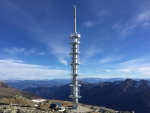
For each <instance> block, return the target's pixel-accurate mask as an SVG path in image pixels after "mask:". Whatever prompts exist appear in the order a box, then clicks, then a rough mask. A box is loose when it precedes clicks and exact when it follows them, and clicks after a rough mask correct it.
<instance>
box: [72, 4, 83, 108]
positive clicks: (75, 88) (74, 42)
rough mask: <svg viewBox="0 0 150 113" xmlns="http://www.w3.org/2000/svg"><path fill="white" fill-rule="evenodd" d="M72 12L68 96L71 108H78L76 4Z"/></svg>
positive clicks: (78, 36)
mask: <svg viewBox="0 0 150 113" xmlns="http://www.w3.org/2000/svg"><path fill="white" fill-rule="evenodd" d="M73 12H74V31H73V33H72V34H71V36H70V39H71V40H72V41H71V43H70V44H71V46H72V48H71V53H70V55H71V57H72V58H71V63H70V65H71V68H72V69H71V76H72V84H70V86H71V95H70V96H69V97H70V98H72V99H73V109H77V108H78V98H81V96H80V91H79V87H80V86H81V85H79V84H78V75H79V74H78V71H79V69H78V68H79V65H80V63H79V54H80V52H79V44H80V42H79V39H80V38H81V35H80V34H78V33H77V32H76V6H73Z"/></svg>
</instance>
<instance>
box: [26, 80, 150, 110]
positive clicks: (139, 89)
mask: <svg viewBox="0 0 150 113" xmlns="http://www.w3.org/2000/svg"><path fill="white" fill-rule="evenodd" d="M80 84H81V88H80V93H81V96H82V98H80V99H79V102H80V103H84V104H90V105H97V106H105V107H107V108H112V109H116V110H121V111H125V110H128V111H130V110H133V111H135V113H150V82H149V81H146V80H140V81H135V80H132V79H126V80H124V81H114V82H102V83H99V84H91V83H87V82H83V81H80ZM24 91H29V92H32V93H34V94H37V95H39V96H40V97H43V98H47V99H53V98H54V99H58V100H69V101H71V99H70V98H69V95H70V94H71V91H70V87H69V84H67V85H64V86H54V87H38V88H33V87H32V88H27V89H24Z"/></svg>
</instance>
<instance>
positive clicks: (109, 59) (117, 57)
mask: <svg viewBox="0 0 150 113" xmlns="http://www.w3.org/2000/svg"><path fill="white" fill-rule="evenodd" d="M122 58H123V56H111V57H106V58H103V59H101V60H99V62H100V63H109V62H114V61H119V60H121V59H122Z"/></svg>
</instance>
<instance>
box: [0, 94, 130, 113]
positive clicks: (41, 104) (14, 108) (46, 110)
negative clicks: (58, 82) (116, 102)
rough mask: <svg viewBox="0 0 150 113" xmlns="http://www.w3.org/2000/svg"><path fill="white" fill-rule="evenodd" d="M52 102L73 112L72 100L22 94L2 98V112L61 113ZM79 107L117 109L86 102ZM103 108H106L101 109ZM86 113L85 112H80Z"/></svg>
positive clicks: (97, 111) (108, 111) (105, 112)
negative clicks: (37, 97)
mask: <svg viewBox="0 0 150 113" xmlns="http://www.w3.org/2000/svg"><path fill="white" fill-rule="evenodd" d="M51 103H61V104H62V106H64V107H65V108H68V109H66V110H65V111H63V112H61V113H72V112H71V111H72V110H70V109H69V108H71V106H72V102H69V101H61V100H45V99H37V100H36V101H33V100H30V99H27V98H24V97H22V96H18V95H16V96H14V97H9V98H1V99H0V113H59V112H58V111H57V109H56V110H53V109H51V108H50V105H51ZM79 107H80V108H82V110H84V111H87V109H89V112H87V113H116V111H115V110H112V109H108V108H105V107H100V106H92V105H86V104H79ZM101 108H103V109H105V110H100V109H101ZM80 113H85V112H80ZM118 113H132V112H127V111H126V112H125V111H124V112H121V111H120V112H118Z"/></svg>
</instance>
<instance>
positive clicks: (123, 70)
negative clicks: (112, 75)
mask: <svg viewBox="0 0 150 113" xmlns="http://www.w3.org/2000/svg"><path fill="white" fill-rule="evenodd" d="M116 71H120V72H125V73H128V72H131V70H130V69H119V70H116Z"/></svg>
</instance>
